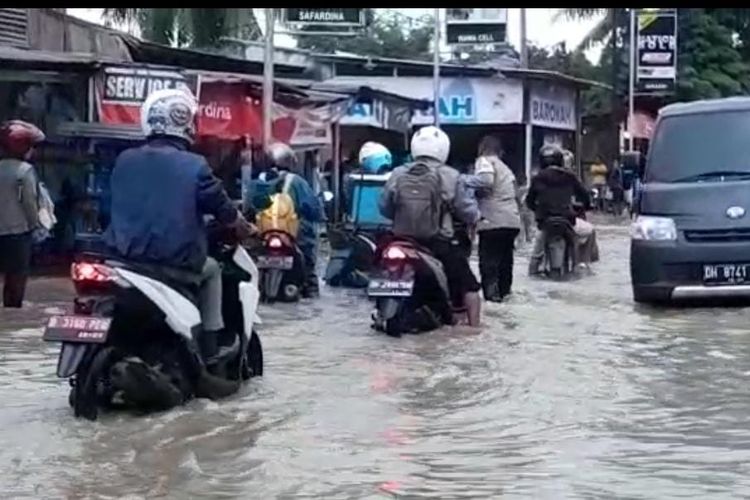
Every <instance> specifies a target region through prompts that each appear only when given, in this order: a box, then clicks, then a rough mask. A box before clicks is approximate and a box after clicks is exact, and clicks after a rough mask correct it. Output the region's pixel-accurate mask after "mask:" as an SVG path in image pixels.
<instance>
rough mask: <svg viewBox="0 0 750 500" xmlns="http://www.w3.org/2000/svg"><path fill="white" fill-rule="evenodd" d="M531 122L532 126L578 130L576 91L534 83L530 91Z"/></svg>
mask: <svg viewBox="0 0 750 500" xmlns="http://www.w3.org/2000/svg"><path fill="white" fill-rule="evenodd" d="M528 111H529V120H530V122H531V124H532V125H536V126H538V127H546V128H553V129H563V130H576V128H577V126H578V116H577V115H576V96H575V91H573V90H570V89H565V88H560V87H555V86H553V85H547V84H542V83H533V84H532V85H531V88H530V91H529V109H528Z"/></svg>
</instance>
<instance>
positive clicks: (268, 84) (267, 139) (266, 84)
mask: <svg viewBox="0 0 750 500" xmlns="http://www.w3.org/2000/svg"><path fill="white" fill-rule="evenodd" d="M263 10H264V11H265V13H266V45H265V50H264V53H263V136H262V137H263V149H264V150H268V146H269V145H270V144H271V141H272V139H273V137H272V136H271V123H273V116H272V115H273V31H274V25H273V23H274V13H273V9H263Z"/></svg>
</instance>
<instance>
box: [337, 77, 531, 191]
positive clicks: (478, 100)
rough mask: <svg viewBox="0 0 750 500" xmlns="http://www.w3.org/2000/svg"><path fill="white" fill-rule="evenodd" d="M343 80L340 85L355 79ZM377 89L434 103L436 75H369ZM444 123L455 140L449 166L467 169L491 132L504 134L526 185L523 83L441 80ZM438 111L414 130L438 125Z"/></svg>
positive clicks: (426, 114) (420, 115)
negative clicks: (436, 119) (480, 142)
mask: <svg viewBox="0 0 750 500" xmlns="http://www.w3.org/2000/svg"><path fill="white" fill-rule="evenodd" d="M353 80H354V79H353V78H352V77H341V78H337V79H336V80H335V81H353ZM367 84H368V85H370V86H372V87H373V88H378V89H380V90H384V91H388V92H393V93H395V94H399V95H403V96H408V97H410V98H412V99H420V100H427V101H431V100H432V98H433V92H434V91H433V81H432V78H430V77H407V76H404V77H398V78H391V77H369V78H367ZM440 90H441V91H440V102H439V112H440V125H441V128H443V129H444V130H445V132H446V133H447V134H448V136H449V137H450V139H451V156H450V158H449V163H450V164H451V165H453V166H454V167H456V168H458V169H459V170H462V171H463V170H466V169H467V168H468V167H469V166H470V165H473V163H474V160H475V159H476V154H477V146H478V145H479V141H480V140H481V139H482V137H484V136H485V135H487V134H493V135H496V136H498V137H499V138H500V139H501V141H502V143H503V148H504V150H505V156H504V159H505V161H506V163H507V164H508V165H509V166H510V168H511V169H512V170H513V171H514V172H515V173H516V175H517V176H518V177H519V181H524V180H525V176H524V168H523V165H524V159H523V154H524V148H523V140H524V135H523V134H524V126H523V82H522V81H521V80H518V79H513V78H500V77H445V78H441V80H440ZM433 112H434V111H433V107H432V106H430V107H427V108H426V109H419V110H416V111H415V112H414V114H413V117H412V119H411V122H410V125H411V129H412V130H414V129H415V128H418V127H422V126H425V125H431V124H432V123H433V122H434V118H433Z"/></svg>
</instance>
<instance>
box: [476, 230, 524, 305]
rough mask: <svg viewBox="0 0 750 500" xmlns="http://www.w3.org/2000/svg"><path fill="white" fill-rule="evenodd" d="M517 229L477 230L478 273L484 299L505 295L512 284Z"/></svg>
mask: <svg viewBox="0 0 750 500" xmlns="http://www.w3.org/2000/svg"><path fill="white" fill-rule="evenodd" d="M518 233H519V230H518V229H513V228H499V229H488V230H485V231H480V232H479V274H480V275H481V276H482V290H483V291H484V298H485V300H486V299H488V298H490V297H496V296H499V297H500V298H503V297H505V296H506V295H508V294H509V293H510V289H511V287H512V286H513V251H514V245H515V241H516V237H517V236H518Z"/></svg>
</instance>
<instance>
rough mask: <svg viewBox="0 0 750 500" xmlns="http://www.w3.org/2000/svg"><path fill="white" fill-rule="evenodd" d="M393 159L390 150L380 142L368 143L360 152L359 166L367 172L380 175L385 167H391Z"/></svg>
mask: <svg viewBox="0 0 750 500" xmlns="http://www.w3.org/2000/svg"><path fill="white" fill-rule="evenodd" d="M392 163H393V157H392V156H391V152H390V151H388V148H387V147H385V146H383V145H382V144H380V143H378V142H372V141H369V142H366V143H364V144H363V145H362V148H361V149H360V150H359V164H360V166H361V167H362V168H363V169H364V170H365V171H367V172H371V173H374V174H375V173H378V172H379V171H380V169H381V168H383V167H390V166H391V164H392Z"/></svg>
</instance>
